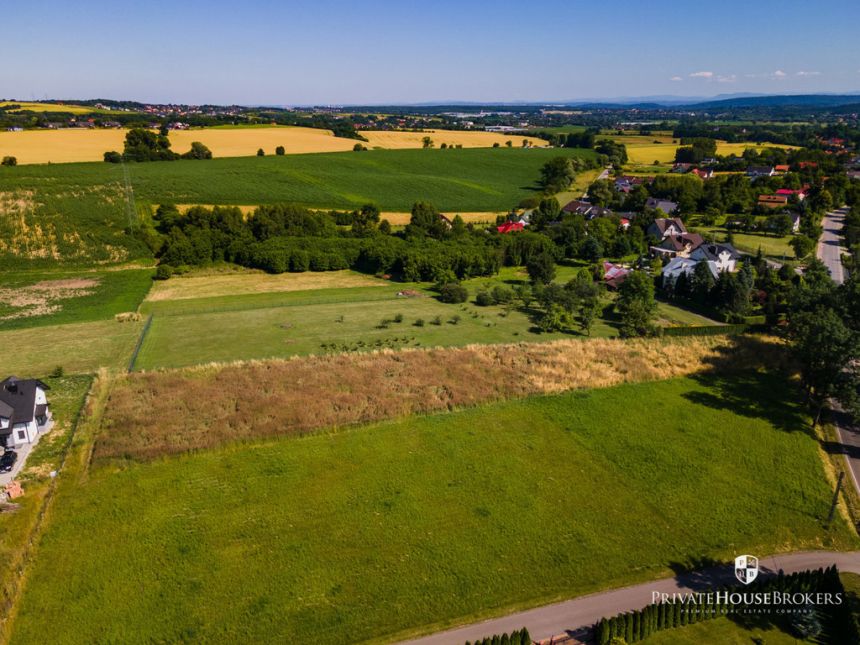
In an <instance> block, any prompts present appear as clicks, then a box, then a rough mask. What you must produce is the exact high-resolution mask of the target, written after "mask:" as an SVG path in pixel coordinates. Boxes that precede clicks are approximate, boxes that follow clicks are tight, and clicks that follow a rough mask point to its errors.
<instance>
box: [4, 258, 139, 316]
mask: <svg viewBox="0 0 860 645" xmlns="http://www.w3.org/2000/svg"><path fill="white" fill-rule="evenodd" d="M152 274H153V272H152V270H151V269H128V270H122V271H67V270H64V271H54V272H40V271H35V272H11V273H0V331H3V330H7V329H19V328H23V327H35V326H39V325H46V324H49V325H60V324H66V323H79V322H87V321H91V320H104V319H109V318H112V317H113V316H114V315H115V314H118V313H122V312H129V311H137V307H138V305H140V303H141V301H142V300H143V298H144V296H146V293H147V291H149V288H150V287H151V286H152ZM63 284H68V285H70V286H69V288H68V291H66V290H64V289H63V288H62V286H63ZM22 292H27V293H30V294H32V296H33V297H32V299H28V301H29V304H24V305H21V306H15V304H14V303H15V300H16V298H19V297H20V296H21V294H22ZM42 304H48V305H50V306H52V307H57V308H58V309H57V310H56V311H50V312H45V313H43V314H40V315H31V314H33V313H38V312H39V306H40V305H42Z"/></svg>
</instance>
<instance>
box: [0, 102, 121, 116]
mask: <svg viewBox="0 0 860 645" xmlns="http://www.w3.org/2000/svg"><path fill="white" fill-rule="evenodd" d="M10 105H16V106H18V109H15V110H11V112H12V113H13V114H14V113H15V112H21V111H24V110H29V111H30V112H37V113H38V112H64V113H66V114H110V113H111V111H110V110H102V109H100V108H95V107H89V106H87V105H75V104H74V103H39V102H32V101H0V108H5V107H7V106H10Z"/></svg>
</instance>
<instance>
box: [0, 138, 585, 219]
mask: <svg viewBox="0 0 860 645" xmlns="http://www.w3.org/2000/svg"><path fill="white" fill-rule="evenodd" d="M593 154H594V153H593V152H591V151H586V150H544V149H529V150H524V149H518V148H516V149H507V148H499V149H471V150H468V149H462V150H437V149H433V150H373V151H368V152H364V153H353V152H344V153H327V154H315V155H288V156H283V157H274V156H268V157H262V158H258V157H253V158H247V157H240V158H228V159H213V160H212V161H207V162H204V163H200V162H194V161H176V162H170V163H167V162H161V163H146V164H132V165H130V166H129V168H130V171H131V179H132V182H133V185H134V189H135V195H136V197H137V198H138V199H143V200H148V201H150V202H152V203H162V202H164V201H174V202H177V203H206V204H255V203H272V202H284V201H290V202H297V203H302V204H306V205H308V206H317V207H324V208H330V207H338V208H353V207H355V206H359V205H361V204H364V203H367V202H375V203H377V204H378V205H379V206H380V207H381V208H382V209H383V210H391V211H407V210H409V209H410V208H411V207H412V204H413V203H414V202H416V201H418V200H429V201H432V202H434V203H435V204H436V206H437V207H439V208H440V209H442V210H462V211H491V210H504V209H506V208H511V207H512V206H514V205H516V204H517V203H518V202H519V201H520V200H521V199H522V198H523V197H526V196H528V195H530V194H533V193H532V189H533V188H534V186H535V182H536V181H537V179H538V176H539V169H540V167H541V165H542V164H543V163H545V162H546V161H547V160H549V159H551V158H553V157H556V156H559V155H579V156H593ZM121 180H122V172H121V169H120V168H119V167H118V166H115V165H112V164H103V163H102V164H99V163H89V164H55V165H52V166H35V165H34V166H18V167H16V168H4V169H3V172H0V191H3V190H11V189H16V188H18V189H34V190H36V191H38V194H39V195H41V194H43V193H45V192H47V193H53V192H55V191H56V190H57V188H56V187H57V186H78V187H84V188H86V187H90V186H99V185H102V184H104V183H105V182H108V181H112V182H119V181H121ZM119 215H122V212H120V213H119ZM119 215H117V217H118V216H119Z"/></svg>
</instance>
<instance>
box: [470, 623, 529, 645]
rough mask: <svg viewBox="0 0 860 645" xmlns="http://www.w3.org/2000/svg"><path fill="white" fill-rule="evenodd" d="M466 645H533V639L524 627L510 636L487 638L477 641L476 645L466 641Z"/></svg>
mask: <svg viewBox="0 0 860 645" xmlns="http://www.w3.org/2000/svg"><path fill="white" fill-rule="evenodd" d="M466 645H532V637H531V635H529V630H528V629H526V628H525V627H523V628H522V629H515V630H514V631H512V632H511V633H510V634H508V633H504V634H502V635H501V636H500V635H498V634H496V635H494V636H487V637H486V638H483V639H481V640H476V641H475V642H474V643H472V642H471V641H466Z"/></svg>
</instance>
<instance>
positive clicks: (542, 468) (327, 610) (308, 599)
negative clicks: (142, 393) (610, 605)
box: [12, 375, 856, 643]
mask: <svg viewBox="0 0 860 645" xmlns="http://www.w3.org/2000/svg"><path fill="white" fill-rule="evenodd" d="M790 392H791V385H790V384H789V383H787V382H785V381H784V380H783V379H782V378H780V377H778V376H775V375H770V376H768V375H757V376H752V375H751V376H749V377H748V378H737V377H736V378H732V379H731V380H726V381H723V380H721V379H719V378H717V377H715V376H705V377H702V379H701V380H700V381H695V380H691V379H678V380H674V381H667V382H660V383H651V384H638V385H626V386H621V387H617V388H612V389H607V390H596V391H591V392H579V393H573V394H566V395H560V396H553V397H544V398H532V399H526V400H521V401H515V402H508V403H502V404H495V405H490V406H485V407H481V408H477V409H471V410H466V411H462V412H456V413H451V414H443V415H438V416H429V417H423V418H413V419H408V420H404V421H400V422H392V423H383V424H377V425H373V426H370V427H366V428H362V429H359V430H356V431H352V432H341V433H336V434H328V435H326V434H324V435H316V436H311V437H308V438H305V439H300V440H287V441H279V442H269V443H265V444H261V445H257V446H250V447H247V446H246V447H241V446H234V447H232V448H228V449H224V450H219V451H215V452H210V453H199V454H196V455H191V456H185V457H181V458H174V459H165V460H163V461H159V462H156V463H153V464H148V465H130V466H128V467H127V468H124V469H121V470H114V469H110V468H102V469H97V470H95V471H92V472H91V473H90V474H89V476H88V477H87V478H86V480H84V481H81V482H77V483H76V482H74V481H73V480H67V481H68V483H67V484H66V485H65V486H63V487H61V489H60V493H59V496H58V499H57V504H56V505H55V507H54V508H55V511H54V515H53V520H52V524H51V526H50V527H49V530H48V532H47V533H46V535H45V537H44V539H43V540H42V543H41V545H40V546H39V555H38V559H37V560H36V562H35V566H34V567H33V568H32V570H31V573H30V577H29V582H28V586H27V588H26V590H25V595H24V598H23V603H22V606H21V610H20V613H19V618H18V621H17V623H16V625H15V631H14V634H13V639H12V642H13V643H32V642H53V643H67V642H68V643H77V642H85V641H94V640H101V641H117V642H119V641H121V642H151V641H168V642H171V641H178V640H182V639H186V640H195V641H197V642H237V643H238V642H260V641H273V640H274V641H279V642H309V641H311V640H312V641H313V642H316V643H340V642H345V641H349V642H358V641H362V640H365V639H372V638H379V637H381V636H383V635H385V634H391V635H392V637H393V634H395V633H398V632H401V633H402V632H403V631H404V630H405V631H411V630H414V629H416V628H420V626H422V625H426V626H429V625H439V624H443V623H449V622H452V621H460V620H466V619H470V618H474V617H476V616H479V615H487V614H499V613H504V612H505V611H507V610H508V609H510V608H512V607H521V606H526V605H534V604H538V603H541V602H545V601H549V600H552V599H557V598H562V597H568V596H572V595H577V594H582V593H587V592H589V591H594V590H596V589H600V588H603V587H606V586H615V585H620V584H624V583H627V582H632V581H634V580H644V579H648V578H652V577H655V576H659V575H665V574H667V573H668V572H669V568H670V567H673V566H678V565H679V564H683V563H687V562H693V561H697V560H700V559H701V558H708V557H713V558H721V559H726V558H730V557H733V556H734V554H735V553H737V552H753V553H769V552H772V551H774V550H778V549H779V550H788V549H793V548H810V547H813V546H824V547H830V548H833V547H839V548H855V547H856V543H855V542H856V541H855V540H854V538H852V537H851V536H850V533H849V530H848V529H847V527H846V526H845V525H843V524H842V523H837V524H836V525H834V526H833V527H832V528H831V529H830V530H829V531H825V530H824V529H822V527H821V518H822V517H823V516H824V515H826V513H827V509H828V504H829V496H830V493H829V489H828V486H827V484H826V482H825V480H824V477H823V476H822V472H821V464H820V460H819V457H818V455H817V447H816V443H815V441H814V440H813V439H812V438H810V437H809V436H808V435H807V434H806V433H805V432H804V430H803V428H804V427H805V423H806V422H807V420H806V419H805V418H804V416H803V415H802V414H801V412H800V410H799V409H798V408H797V407H796V406H795V405H794V404H792V403H790V402H789V401H788V400H786V397H785V395H786V394H788V393H790ZM739 447H742V449H739ZM762 473H766V474H767V476H766V477H763V476H762ZM237 580H241V585H240V587H237ZM240 589H241V591H240Z"/></svg>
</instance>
